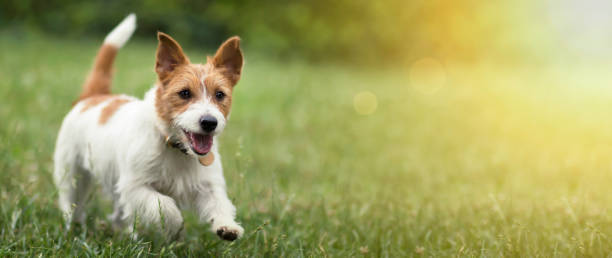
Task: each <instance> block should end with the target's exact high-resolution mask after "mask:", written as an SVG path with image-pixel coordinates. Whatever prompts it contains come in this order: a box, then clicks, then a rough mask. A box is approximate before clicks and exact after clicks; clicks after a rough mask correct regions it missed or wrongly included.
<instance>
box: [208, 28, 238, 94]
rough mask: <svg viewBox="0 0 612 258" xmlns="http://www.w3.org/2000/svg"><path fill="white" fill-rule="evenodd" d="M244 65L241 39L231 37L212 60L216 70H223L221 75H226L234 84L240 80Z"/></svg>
mask: <svg viewBox="0 0 612 258" xmlns="http://www.w3.org/2000/svg"><path fill="white" fill-rule="evenodd" d="M243 63H244V60H243V57H242V50H240V38H239V37H237V36H234V37H231V38H229V39H228V40H226V41H225V42H224V43H223V44H221V46H220V47H219V49H218V50H217V53H216V54H215V57H213V58H212V64H213V65H214V66H215V68H217V69H219V70H221V73H222V74H223V75H225V76H226V77H227V78H228V79H229V80H230V81H231V82H232V84H236V83H237V82H238V80H239V79H240V74H241V73H242V64H243Z"/></svg>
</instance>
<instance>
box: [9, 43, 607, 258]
mask: <svg viewBox="0 0 612 258" xmlns="http://www.w3.org/2000/svg"><path fill="white" fill-rule="evenodd" d="M98 44H99V42H98V41H95V40H80V41H74V40H72V41H69V40H61V39H54V38H42V37H40V36H28V35H21V36H19V37H17V38H15V37H14V36H13V35H12V34H7V33H4V34H2V36H0V68H1V69H0V78H2V79H1V80H0V96H2V100H1V101H0V118H1V121H0V124H1V126H0V182H1V183H0V256H35V255H36V256H39V255H42V256H60V257H63V256H68V255H70V256H149V255H152V256H232V257H233V256H287V257H300V256H309V257H312V256H338V257H346V256H392V257H397V256H485V257H487V256H488V257H497V256H527V257H533V256H561V257H566V256H595V257H602V256H609V254H610V253H612V239H611V237H612V218H611V216H610V213H609V210H608V209H609V207H611V206H610V205H611V204H612V195H611V194H610V191H611V190H610V187H609V182H612V180H611V179H612V178H611V177H612V173H610V172H612V171H611V170H612V161H611V159H610V157H611V155H610V154H612V145H611V144H609V143H610V142H611V140H612V130H610V129H611V128H612V123H611V122H610V121H609V120H610V119H609V115H608V113H609V112H608V111H609V110H611V109H610V108H611V105H610V104H609V103H611V101H610V99H611V98H612V93H611V92H610V91H609V90H607V89H606V85H609V80H608V79H606V78H605V74H606V70H609V68H610V67H609V66H606V65H605V64H604V65H600V66H596V65H593V66H585V65H582V66H581V65H576V66H572V69H570V68H568V67H564V66H563V65H551V66H543V65H541V66H538V65H529V66H522V67H521V66H499V65H498V66H484V65H465V64H460V63H447V64H446V67H447V69H446V71H447V72H446V83H445V84H444V85H443V86H442V87H441V88H439V89H438V90H437V91H422V90H419V88H418V87H416V86H415V85H414V84H415V83H414V81H410V77H409V76H408V75H407V74H408V71H407V70H404V69H400V68H397V69H387V68H385V69H382V68H381V69H376V68H372V69H364V68H347V67H343V66H339V65H318V66H314V65H307V64H303V63H300V62H296V61H291V62H289V61H278V60H272V59H270V58H266V57H262V56H256V55H255V54H253V55H251V54H249V53H250V51H248V49H247V65H246V68H245V74H244V76H243V80H242V81H241V82H240V84H239V85H238V86H237V88H236V90H235V95H234V105H233V109H232V117H231V120H230V124H229V126H228V128H227V130H226V132H225V134H224V135H223V137H222V143H223V144H222V147H221V153H222V155H223V164H224V167H225V176H226V179H227V181H228V188H229V189H228V192H229V195H230V197H231V198H232V199H233V201H234V203H235V204H236V206H237V208H238V220H239V221H241V222H242V224H243V226H244V228H245V230H246V233H245V236H244V238H243V239H241V240H239V241H236V242H233V243H228V242H223V241H221V240H219V239H218V238H217V237H216V236H215V235H214V234H212V233H210V232H209V231H208V225H203V224H198V223H197V221H196V219H195V216H194V215H193V214H192V213H191V212H185V216H186V225H185V228H186V232H185V237H184V240H183V241H181V242H178V243H174V244H171V245H164V244H162V243H159V242H158V241H156V240H154V239H153V240H151V239H149V238H143V239H140V240H131V239H130V238H129V237H126V236H123V235H114V234H112V231H111V230H110V229H109V225H108V222H107V221H106V219H105V218H106V215H107V214H108V213H109V212H110V205H109V202H108V201H106V200H104V199H103V198H100V197H94V198H93V200H92V202H90V204H89V209H88V210H89V211H90V212H89V217H88V220H87V227H86V228H82V229H76V230H72V231H66V230H65V228H64V227H63V226H62V225H63V222H62V221H63V220H62V216H61V214H60V212H59V210H58V209H57V205H56V199H57V193H56V191H55V189H54V186H53V184H52V178H51V172H52V171H51V169H52V152H53V147H54V141H55V137H56V133H57V131H58V128H59V126H60V123H61V120H62V117H63V116H64V115H65V113H66V112H67V111H68V110H69V109H70V103H71V102H72V101H73V100H74V99H75V97H76V96H77V95H78V93H79V90H80V89H79V87H80V85H81V82H82V81H83V78H84V76H85V74H86V72H87V70H88V69H89V66H90V64H91V60H92V58H93V57H94V54H95V52H96V49H97V47H98ZM154 47H155V43H154V42H153V40H150V41H134V42H131V43H129V44H128V45H127V46H126V47H125V49H123V50H122V51H121V52H120V54H119V56H118V59H117V66H116V67H117V73H116V78H115V84H114V90H115V92H121V93H127V94H132V95H137V96H142V95H143V93H144V92H145V91H146V90H147V89H148V88H149V87H150V86H151V84H152V83H153V80H154V78H155V77H154V76H155V75H154V73H153V61H154V59H153V53H154ZM186 51H187V53H188V54H189V55H190V57H191V60H192V61H195V60H204V52H203V51H202V52H199V51H200V50H198V49H197V48H196V47H193V46H191V47H190V46H187V47H186ZM209 52H210V51H209ZM574 68H575V69H574ZM362 91H370V92H372V93H374V94H375V95H376V96H377V99H378V107H377V109H376V111H375V112H374V113H373V114H371V115H360V114H358V113H356V112H355V109H354V107H353V97H354V96H355V94H357V93H359V92H362ZM98 196H99V195H98Z"/></svg>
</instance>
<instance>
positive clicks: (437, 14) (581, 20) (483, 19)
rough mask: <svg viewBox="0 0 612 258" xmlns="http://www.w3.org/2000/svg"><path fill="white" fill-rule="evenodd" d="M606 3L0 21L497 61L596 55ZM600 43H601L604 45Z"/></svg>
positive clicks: (63, 10)
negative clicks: (133, 27)
mask: <svg viewBox="0 0 612 258" xmlns="http://www.w3.org/2000/svg"><path fill="white" fill-rule="evenodd" d="M609 5H610V4H609V3H607V1H598V0H587V1H576V0H561V1H547V0H541V1H525V0H519V1H489V2H486V3H483V2H481V1H475V0H462V1H437V0H436V1H425V0H418V1H399V0H385V1H365V0H356V1H352V0H339V1H333V2H329V1H322V0H314V1H302V0H293V1H284V2H279V1H271V0H263V1H249V0H230V1H209V0H204V1H189V0H179V1H159V0H135V1H128V2H126V1H118V0H106V1H87V2H83V1H77V0H55V1H43V0H26V1H21V0H6V1H3V3H2V9H1V10H0V26H1V27H2V28H4V29H10V30H12V31H13V32H15V33H19V32H20V31H24V30H26V31H37V32H44V33H46V34H55V35H62V36H63V37H82V36H94V35H105V33H106V32H107V30H108V28H111V27H113V26H114V25H115V24H116V23H117V21H119V20H121V19H122V18H123V17H124V16H125V15H126V14H127V13H129V12H135V13H137V14H138V17H139V29H138V30H137V32H136V33H137V35H138V36H139V37H143V38H151V37H152V36H151V35H154V33H155V32H156V31H157V30H161V31H166V32H171V33H172V34H173V35H175V36H176V37H177V38H181V39H182V41H183V42H190V43H192V44H193V45H201V46H203V47H215V46H216V45H217V44H218V42H220V41H221V40H222V39H225V38H227V37H228V36H230V35H235V34H236V35H240V36H242V37H243V38H244V39H245V42H246V44H248V46H249V47H253V48H256V49H258V50H261V51H266V53H268V54H270V55H272V56H274V57H277V56H278V57H288V56H289V57H290V56H298V57H300V58H308V59H311V60H317V61H319V60H321V61H328V60H342V61H347V62H351V63H359V64H371V63H372V62H375V63H380V64H390V63H402V64H405V63H408V64H409V63H411V62H412V61H414V60H415V59H418V58H422V57H423V56H433V57H435V58H439V59H441V60H446V59H453V60H455V59H459V60H463V61H476V60H481V59H489V60H492V61H496V62H498V63H522V62H529V63H534V62H543V61H546V60H553V61H555V60H557V59H564V58H572V57H573V58H575V57H577V56H584V55H588V56H589V57H601V54H602V53H601V51H599V50H605V48H606V46H609V45H610V44H609V43H610V32H609V30H607V28H608V27H609V25H610V20H611V19H612V18H609V15H607V14H608V12H607V11H608V10H609V7H610V6H609ZM602 48H603V49H602Z"/></svg>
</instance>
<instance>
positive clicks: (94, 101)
mask: <svg viewBox="0 0 612 258" xmlns="http://www.w3.org/2000/svg"><path fill="white" fill-rule="evenodd" d="M126 22H127V23H126ZM132 23H133V24H132ZM126 24H127V25H126ZM128 25H129V26H128ZM133 28H135V17H134V16H129V17H128V18H126V20H125V21H124V22H122V23H121V24H120V25H119V26H118V27H117V28H116V29H115V30H113V32H111V34H110V35H109V36H108V37H107V38H106V40H105V43H104V45H103V47H102V49H101V53H99V54H98V56H97V60H96V62H95V64H94V67H93V71H92V72H91V74H98V75H100V76H97V77H96V78H98V79H96V78H94V79H93V81H91V82H90V81H88V83H86V84H85V88H84V92H83V93H84V94H82V95H81V98H80V100H79V102H77V103H76V105H75V106H74V107H73V109H72V110H71V111H70V112H69V113H68V115H67V116H66V117H65V119H64V121H63V123H62V126H61V129H60V132H59V135H58V138H57V144H56V149H55V155H54V161H55V168H54V170H55V171H54V180H55V183H56V185H57V187H58V190H59V206H60V208H61V210H62V211H63V212H64V213H65V215H66V217H67V219H68V222H69V223H71V222H81V223H82V222H83V221H84V219H85V216H86V215H85V210H84V205H85V201H86V200H87V199H88V194H89V192H90V189H91V186H92V184H93V181H98V182H99V183H100V184H101V185H102V186H103V188H104V189H105V190H106V192H108V193H109V194H110V196H111V197H112V199H113V201H114V203H115V205H114V206H115V210H114V212H113V214H112V215H111V218H112V220H113V224H114V226H115V227H117V228H128V229H130V228H131V226H130V225H131V224H132V223H133V222H134V219H135V218H136V217H138V218H139V221H141V222H142V223H144V224H145V225H149V226H156V227H158V228H160V229H162V230H163V232H164V233H165V234H166V235H167V236H168V237H170V238H172V237H174V236H176V235H177V234H178V233H179V232H180V231H181V229H182V225H183V217H182V215H181V211H180V209H182V208H187V207H191V208H193V209H195V210H196V211H197V213H198V215H199V217H200V219H201V220H202V221H203V222H208V223H211V229H212V231H213V232H216V233H217V234H218V235H219V236H220V237H222V238H224V239H227V240H233V239H235V238H237V237H240V236H241V235H242V233H243V229H242V227H241V226H240V225H239V224H238V223H236V222H235V220H234V219H235V215H236V209H235V207H234V206H233V205H232V203H231V202H230V200H229V198H228V196H227V194H226V191H225V188H226V186H225V180H224V178H223V169H222V167H221V159H220V157H221V155H219V152H218V141H217V135H218V134H220V133H221V132H222V131H223V129H224V127H225V125H226V122H227V117H228V116H229V108H230V106H231V91H232V89H233V87H234V85H235V84H236V82H237V81H238V79H239V77H240V73H241V70H242V62H243V61H242V52H241V51H240V48H239V43H238V42H239V39H238V38H232V39H230V40H228V42H229V43H228V42H226V43H224V45H222V46H221V47H220V50H219V51H217V54H216V55H215V57H214V58H212V59H209V61H208V62H207V63H206V64H204V65H195V64H191V63H190V62H189V59H188V58H187V57H186V56H185V55H184V53H183V52H182V49H181V48H180V46H179V45H178V43H176V42H175V41H174V40H173V39H172V38H170V36H168V35H166V34H163V33H159V35H158V39H159V42H160V46H159V47H158V53H157V61H156V72H157V73H158V79H159V80H158V82H157V83H156V85H155V86H154V87H153V88H152V89H151V90H149V91H148V92H147V94H146V95H145V98H144V99H143V100H139V99H136V98H132V97H128V96H123V95H122V96H113V95H108V94H109V93H110V80H111V77H110V73H107V71H109V70H110V67H111V65H112V58H114V53H116V51H114V52H113V53H111V54H109V53H106V54H105V53H102V52H103V51H104V48H105V47H104V46H111V47H114V48H115V50H116V49H118V48H119V47H120V46H122V45H123V44H124V43H125V41H127V39H128V38H129V35H131V33H132V32H133ZM128 32H129V33H128ZM126 35H127V38H126ZM109 42H112V44H109ZM228 44H229V45H228ZM228 46H229V48H228ZM220 53H221V54H220ZM109 56H112V58H111V60H110V61H109V60H107V59H108V58H109ZM99 59H104V60H99ZM213 60H216V61H213ZM99 63H103V65H99ZM94 77H95V76H94ZM91 78H92V77H91V76H90V80H92V79H91ZM100 78H101V79H100ZM99 80H102V81H103V82H102V83H101V82H100V81H99ZM100 85H104V87H100ZM185 88H187V89H190V90H191V91H192V93H193V97H192V98H191V99H189V100H185V99H180V98H179V97H178V94H177V92H178V91H180V90H182V89H185ZM100 89H103V90H100ZM217 91H223V92H224V93H225V94H226V95H227V98H225V99H223V100H219V99H216V98H215V97H214V96H215V92H217ZM204 115H212V116H214V117H215V118H216V119H217V120H218V121H219V125H218V126H217V128H216V129H215V130H214V132H212V133H211V135H214V136H213V144H212V148H211V150H210V151H211V152H212V153H213V154H214V157H215V160H214V162H213V163H212V164H211V165H210V166H202V165H201V164H200V163H199V162H198V157H199V156H198V155H197V154H196V153H195V152H194V151H192V150H188V153H187V155H185V154H184V153H182V152H181V151H179V150H177V149H175V148H170V147H168V145H167V144H166V142H165V138H166V137H170V138H172V139H178V140H179V141H180V142H181V143H182V144H184V145H187V144H188V141H187V138H186V136H185V134H184V130H188V131H192V132H198V133H199V130H200V128H199V127H198V120H199V118H200V117H202V116H204ZM162 218H163V219H164V221H162ZM162 224H163V225H164V226H163V228H162V227H161V225H162Z"/></svg>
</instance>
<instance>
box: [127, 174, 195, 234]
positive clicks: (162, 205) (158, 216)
mask: <svg viewBox="0 0 612 258" xmlns="http://www.w3.org/2000/svg"><path fill="white" fill-rule="evenodd" d="M119 195H120V197H119V205H121V206H122V207H123V211H124V213H125V214H124V216H123V217H124V218H127V219H128V220H129V221H128V222H129V223H127V224H132V223H134V222H135V221H134V220H135V219H136V218H138V220H137V221H138V223H140V222H142V223H144V225H145V226H151V225H155V226H160V229H161V231H162V232H163V233H164V234H165V235H166V236H167V237H168V239H169V240H174V239H176V237H178V236H179V233H180V232H181V230H182V229H183V216H182V215H181V211H180V210H179V208H178V207H177V206H176V202H175V201H174V199H172V198H171V197H169V196H167V195H163V194H161V193H159V192H157V191H155V190H154V189H153V188H151V187H150V186H146V185H141V186H136V187H132V186H130V188H129V189H128V190H124V191H122V192H119ZM162 218H163V220H162Z"/></svg>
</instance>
